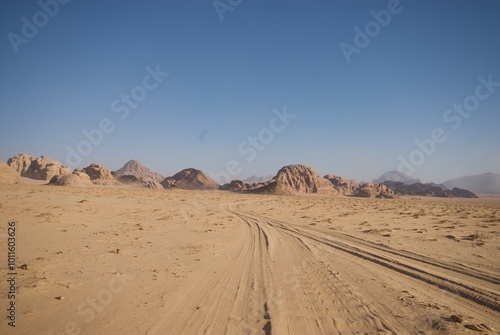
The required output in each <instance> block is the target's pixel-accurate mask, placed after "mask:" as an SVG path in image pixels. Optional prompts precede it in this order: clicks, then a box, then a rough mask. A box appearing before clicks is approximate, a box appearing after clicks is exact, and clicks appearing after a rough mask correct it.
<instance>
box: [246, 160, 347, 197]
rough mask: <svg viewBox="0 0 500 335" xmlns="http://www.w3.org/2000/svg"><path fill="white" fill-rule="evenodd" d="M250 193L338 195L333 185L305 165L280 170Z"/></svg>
mask: <svg viewBox="0 0 500 335" xmlns="http://www.w3.org/2000/svg"><path fill="white" fill-rule="evenodd" d="M252 192H257V193H281V194H293V193H322V194H338V192H337V190H335V188H334V187H333V184H332V183H331V182H330V181H328V180H327V179H325V178H321V176H320V175H319V174H318V173H317V172H316V171H314V169H313V168H311V167H309V166H306V165H288V166H285V167H283V168H281V169H280V170H279V171H278V174H277V175H276V176H275V177H274V178H273V179H271V180H270V181H269V182H267V183H264V184H263V185H262V186H261V187H256V188H255V189H253V190H252Z"/></svg>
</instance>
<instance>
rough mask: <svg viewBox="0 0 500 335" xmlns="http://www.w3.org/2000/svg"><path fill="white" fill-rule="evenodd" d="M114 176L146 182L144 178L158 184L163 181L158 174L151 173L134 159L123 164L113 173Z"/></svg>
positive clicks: (162, 177)
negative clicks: (129, 177)
mask: <svg viewBox="0 0 500 335" xmlns="http://www.w3.org/2000/svg"><path fill="white" fill-rule="evenodd" d="M114 175H115V176H125V175H130V176H134V177H137V178H139V179H144V180H146V179H145V178H151V179H154V180H156V181H158V182H161V181H163V179H165V177H164V176H162V175H161V174H159V173H156V172H153V171H151V170H150V169H148V168H147V167H145V166H144V165H142V164H141V162H139V161H138V160H136V159H133V160H130V161H128V162H127V163H125V165H123V167H122V168H120V169H118V170H116V171H115V172H114Z"/></svg>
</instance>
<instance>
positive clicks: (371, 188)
mask: <svg viewBox="0 0 500 335" xmlns="http://www.w3.org/2000/svg"><path fill="white" fill-rule="evenodd" d="M354 196H356V197H361V198H386V199H392V198H395V197H396V195H395V194H394V191H393V190H391V189H390V188H389V187H388V186H387V185H384V184H377V183H366V184H361V185H360V186H359V189H358V190H357V191H356V193H355V194H354Z"/></svg>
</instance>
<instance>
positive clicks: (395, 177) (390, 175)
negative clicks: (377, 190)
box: [373, 170, 420, 185]
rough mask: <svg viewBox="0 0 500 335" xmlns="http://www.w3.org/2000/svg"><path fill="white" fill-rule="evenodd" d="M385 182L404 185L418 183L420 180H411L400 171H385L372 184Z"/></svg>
mask: <svg viewBox="0 0 500 335" xmlns="http://www.w3.org/2000/svg"><path fill="white" fill-rule="evenodd" d="M386 181H396V182H401V183H403V184H405V185H411V184H415V183H420V179H413V178H411V177H410V176H409V175H407V174H406V173H404V172H401V171H397V170H394V171H387V172H386V173H384V174H383V175H381V176H380V177H378V178H377V179H373V182H374V183H378V184H383V183H384V182H386Z"/></svg>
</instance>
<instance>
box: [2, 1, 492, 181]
mask: <svg viewBox="0 0 500 335" xmlns="http://www.w3.org/2000/svg"><path fill="white" fill-rule="evenodd" d="M60 1H61V2H67V1H63V0H60ZM55 4H58V3H56V2H55V0H41V1H40V2H35V1H17V0H9V1H1V2H0V35H1V39H0V41H1V42H0V160H2V161H7V159H8V158H9V157H12V156H14V155H16V154H19V153H28V154H31V155H34V156H40V155H47V156H49V157H51V158H53V159H57V160H60V161H62V162H63V163H65V164H66V163H67V164H69V163H70V161H69V160H68V152H69V151H71V150H75V152H76V154H77V155H79V157H80V158H81V162H79V164H74V165H76V166H79V167H84V166H87V165H89V164H90V163H92V162H97V163H100V164H102V165H104V166H106V167H107V168H108V169H110V170H115V169H118V168H120V167H121V166H122V165H123V164H124V163H125V162H127V161H128V160H130V159H139V160H140V161H141V162H142V163H143V164H144V165H146V166H147V167H149V168H151V169H153V170H155V171H157V172H159V173H162V174H164V175H172V174H174V173H176V172H178V171H180V170H181V169H183V168H187V167H194V168H198V169H201V170H203V171H205V172H206V173H212V174H215V173H217V172H219V171H226V172H227V173H231V177H232V179H244V178H245V177H248V176H250V175H254V174H255V175H258V176H262V175H269V174H271V175H274V174H275V173H276V172H277V170H278V169H279V168H281V167H282V166H284V165H288V164H296V163H301V164H307V165H310V166H312V167H314V168H315V169H316V171H318V172H319V173H320V174H321V175H324V174H326V173H334V174H337V175H341V176H343V177H346V178H352V179H356V180H358V181H361V180H364V181H370V180H372V179H373V178H376V177H378V176H379V175H381V174H383V173H384V172H385V171H388V170H395V169H397V168H398V166H399V165H400V162H401V159H402V158H403V159H405V160H407V161H408V162H410V161H411V160H412V161H413V163H415V164H413V163H410V164H412V167H413V170H414V171H412V176H413V177H416V178H421V179H423V180H424V181H435V182H442V181H444V180H446V179H449V178H454V177H459V176H464V175H471V174H479V173H485V172H500V145H499V144H500V131H499V130H500V129H499V128H500V2H499V1H472V0H471V1H437V0H432V1H417V0H413V1H409V0H401V1H400V2H399V3H398V2H397V1H395V0H391V1H305V0H304V1H290V0H287V1H284V0H283V1H277V0H274V1H271V0H242V1H241V0H220V1H218V2H217V1H216V2H212V1H207V0H204V1H180V0H179V1H125V0H121V1H78V0H73V1H69V2H68V3H66V4H58V5H55ZM214 4H215V5H214ZM43 7H45V10H44V9H43ZM372 11H373V12H372ZM47 13H49V14H50V15H49V14H47ZM373 13H375V14H373ZM387 14H389V15H390V18H389V16H388V15H387ZM376 17H377V18H378V21H377V18H376ZM221 18H222V19H223V20H221ZM33 28H34V29H33ZM348 60H349V61H350V62H348ZM147 68H149V70H147ZM155 71H157V72H158V71H159V72H160V74H158V73H157V74H156V75H155V76H156V78H157V79H155V76H151V75H150V72H155ZM167 72H168V73H169V75H168V76H166V74H165V73H167ZM481 76H482V78H483V81H481V80H479V79H478V78H479V77H481ZM488 81H489V82H490V83H489V84H488V83H487V82H488ZM485 82H486V84H484V83H485ZM481 85H482V86H481ZM485 85H486V86H485ZM479 86H480V87H479ZM127 97H128V100H127ZM134 97H135V98H134ZM454 104H458V105H463V104H467V106H468V107H467V108H468V110H470V112H468V111H467V110H464V109H463V108H462V111H461V112H460V111H459V110H453V106H454ZM132 106H133V108H132ZM450 108H451V110H450V111H448V112H447V110H448V109H450ZM273 110H274V112H273ZM284 110H286V113H288V114H290V115H294V116H295V117H294V118H292V117H291V116H290V117H289V118H288V119H285V122H283V121H282V120H281V119H278V118H276V113H277V114H280V115H281V116H282V118H283V113H284ZM460 113H462V114H460ZM103 120H104V121H103ZM99 127H101V128H102V129H99ZM266 128H267V129H266ZM437 128H440V129H441V131H440V130H439V129H438V130H437V132H435V131H434V130H435V129H437ZM93 129H99V130H96V131H93ZM102 130H105V131H106V133H104V132H102ZM83 131H88V132H89V133H90V134H93V136H94V137H93V141H94V144H92V143H91V142H90V141H89V140H88V139H87V137H86V136H85V135H84V134H83V133H82V132H83ZM433 132H434V133H435V134H434V135H435V136H434V137H435V138H434V139H433V140H425V139H432V136H433ZM99 133H102V136H100V135H99ZM89 136H90V135H89ZM251 136H254V137H255V138H256V139H255V138H254V140H253V142H252V140H251V139H250V140H249V137H251ZM416 139H417V140H420V141H424V140H425V141H424V142H423V143H424V145H426V146H424V149H419V147H418V146H417V144H416V143H415V140H416ZM430 141H432V143H431V142H430ZM83 142H86V143H83ZM82 143H83V144H82ZM89 144H90V146H89ZM78 150H80V153H82V154H81V155H80V154H79V153H78ZM416 150H419V152H415V151H416ZM412 153H413V154H412ZM70 160H71V158H70ZM73 161H76V159H75V158H74V157H73ZM228 162H232V163H230V165H231V164H232V165H233V166H231V167H230V168H229V169H228V167H227V163H228ZM235 164H236V165H235ZM74 167H75V166H74Z"/></svg>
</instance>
